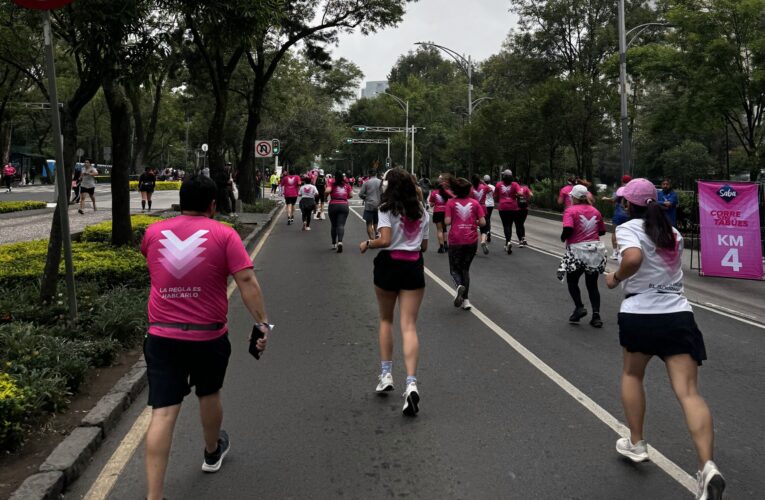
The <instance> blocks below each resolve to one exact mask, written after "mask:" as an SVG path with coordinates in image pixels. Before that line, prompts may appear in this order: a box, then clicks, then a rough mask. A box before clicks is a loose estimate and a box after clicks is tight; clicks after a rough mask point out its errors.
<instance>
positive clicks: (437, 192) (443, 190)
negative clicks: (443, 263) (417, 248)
mask: <svg viewBox="0 0 765 500" xmlns="http://www.w3.org/2000/svg"><path fill="white" fill-rule="evenodd" d="M451 182H452V174H449V173H443V174H441V175H439V176H438V187H437V188H436V189H434V190H433V191H431V192H430V195H429V196H428V205H430V207H431V208H432V209H433V224H435V225H436V238H437V239H438V253H446V251H447V249H448V242H447V240H446V238H447V237H446V224H444V217H445V215H444V212H446V202H447V201H449V199H451V198H454V193H452V192H451Z"/></svg>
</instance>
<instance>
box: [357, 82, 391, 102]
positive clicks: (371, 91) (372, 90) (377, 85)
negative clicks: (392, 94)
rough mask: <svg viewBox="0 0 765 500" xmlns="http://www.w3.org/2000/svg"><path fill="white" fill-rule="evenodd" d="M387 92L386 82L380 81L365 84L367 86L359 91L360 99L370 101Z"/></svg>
mask: <svg viewBox="0 0 765 500" xmlns="http://www.w3.org/2000/svg"><path fill="white" fill-rule="evenodd" d="M386 90H388V82H387V81H380V82H367V86H366V87H365V88H363V89H361V97H366V98H367V99H371V98H373V97H374V96H376V95H377V94H379V93H380V92H385V91H386Z"/></svg>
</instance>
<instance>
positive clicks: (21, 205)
mask: <svg viewBox="0 0 765 500" xmlns="http://www.w3.org/2000/svg"><path fill="white" fill-rule="evenodd" d="M47 206H48V204H47V203H45V202H44V201H0V214H7V213H11V212H21V211H23V210H37V209H40V208H45V207H47Z"/></svg>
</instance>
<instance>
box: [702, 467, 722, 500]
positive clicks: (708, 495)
mask: <svg viewBox="0 0 765 500" xmlns="http://www.w3.org/2000/svg"><path fill="white" fill-rule="evenodd" d="M723 490H725V479H723V477H722V474H720V471H719V470H718V469H717V466H716V465H715V463H714V462H713V461H711V460H709V461H708V462H707V463H705V464H704V470H703V471H698V472H697V473H696V500H721V499H722V497H723Z"/></svg>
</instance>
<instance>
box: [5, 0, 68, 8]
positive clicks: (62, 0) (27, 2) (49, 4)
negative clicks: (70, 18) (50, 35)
mask: <svg viewBox="0 0 765 500" xmlns="http://www.w3.org/2000/svg"><path fill="white" fill-rule="evenodd" d="M14 2H16V5H18V6H19V7H24V8H25V9H35V10H52V9H58V8H59V7H63V6H64V5H67V4H70V3H72V0H14Z"/></svg>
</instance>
